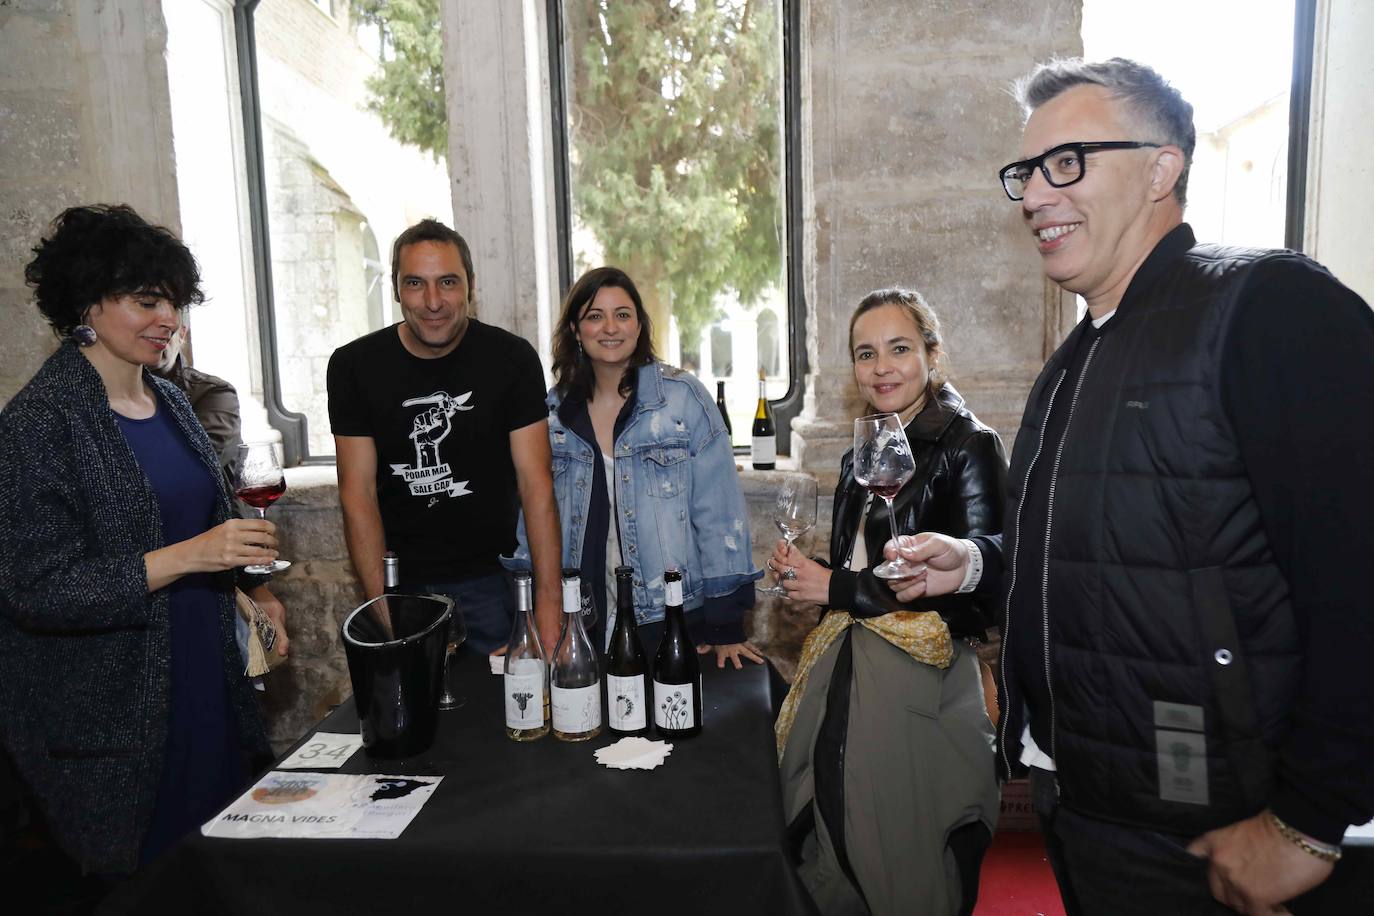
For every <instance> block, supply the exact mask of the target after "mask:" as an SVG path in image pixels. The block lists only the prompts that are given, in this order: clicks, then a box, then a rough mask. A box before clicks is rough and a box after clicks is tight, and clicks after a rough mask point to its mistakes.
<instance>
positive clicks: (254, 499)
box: [234, 442, 291, 575]
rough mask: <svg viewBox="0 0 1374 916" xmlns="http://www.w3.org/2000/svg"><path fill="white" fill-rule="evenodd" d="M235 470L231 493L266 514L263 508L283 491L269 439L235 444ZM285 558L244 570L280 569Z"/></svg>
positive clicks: (286, 562) (283, 481)
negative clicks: (236, 466) (237, 460)
mask: <svg viewBox="0 0 1374 916" xmlns="http://www.w3.org/2000/svg"><path fill="white" fill-rule="evenodd" d="M238 458H239V469H238V473H237V474H235V475H234V495H235V496H237V497H238V498H239V499H241V500H243V501H244V502H245V503H247V504H248V505H250V506H252V507H253V509H254V510H255V511H256V512H257V513H258V518H266V517H267V507H268V506H270V505H272V504H273V503H274V502H276V501H277V498H278V497H279V496H281V495H282V494H283V493H285V492H286V476H285V475H284V474H282V472H281V463H280V462H278V461H277V450H276V448H275V447H274V446H273V445H272V443H270V442H248V443H244V444H241V445H240V446H239V455H238ZM290 565H291V562H290V561H289V560H273V561H272V562H271V563H262V564H258V565H255V566H245V567H244V568H243V570H244V572H250V573H254V574H255V575H265V574H266V573H274V572H281V571H282V570H283V569H286V567H288V566H290Z"/></svg>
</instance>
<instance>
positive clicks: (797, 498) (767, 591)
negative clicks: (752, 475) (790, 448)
mask: <svg viewBox="0 0 1374 916" xmlns="http://www.w3.org/2000/svg"><path fill="white" fill-rule="evenodd" d="M773 523H774V524H775V525H777V526H778V530H779V531H781V532H782V536H783V538H784V539H785V540H786V541H787V550H788V552H789V553H791V551H792V542H793V541H795V540H796V539H797V538H799V537H801V536H802V535H803V534H806V532H808V531H810V530H811V529H812V528H814V527H815V526H816V479H815V478H814V477H809V476H807V475H806V474H788V475H787V477H786V478H784V479H783V482H782V488H781V489H780V490H778V501H777V504H776V505H775V506H774V508H773ZM779 574H780V575H784V576H785V575H786V574H785V573H782V571H781V570H779ZM758 591H759V593H760V594H763V595H774V596H776V597H778V598H786V597H787V589H785V588H783V587H782V583H781V582H777V583H774V584H773V585H770V586H767V587H766V588H765V587H763V586H759V588H758Z"/></svg>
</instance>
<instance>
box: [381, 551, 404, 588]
mask: <svg viewBox="0 0 1374 916" xmlns="http://www.w3.org/2000/svg"><path fill="white" fill-rule="evenodd" d="M400 593H401V560H400V558H399V557H397V556H396V552H395V551H394V550H388V551H387V552H386V553H384V554H382V594H384V595H399V594H400Z"/></svg>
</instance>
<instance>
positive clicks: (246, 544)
mask: <svg viewBox="0 0 1374 916" xmlns="http://www.w3.org/2000/svg"><path fill="white" fill-rule="evenodd" d="M276 558H277V526H276V525H274V524H272V523H271V522H269V521H267V520H266V519H258V518H231V519H229V521H227V522H224V523H223V524H219V525H216V526H215V527H213V528H211V529H210V530H209V531H206V532H203V533H201V534H198V535H196V536H195V537H193V538H187V539H186V540H184V541H178V542H177V543H175V544H171V545H169V546H167V547H162V548H159V549H157V550H152V551H149V552H148V553H146V554H144V555H143V561H144V564H145V565H146V567H147V570H148V591H150V592H155V591H157V590H158V589H160V588H165V587H167V586H168V585H171V584H172V583H173V582H175V581H176V580H177V579H180V578H181V577H182V576H185V575H188V574H190V573H200V572H223V571H224V570H226V569H234V568H236V567H239V566H251V565H253V564H255V563H271V562H272V561H273V560H275V559H276Z"/></svg>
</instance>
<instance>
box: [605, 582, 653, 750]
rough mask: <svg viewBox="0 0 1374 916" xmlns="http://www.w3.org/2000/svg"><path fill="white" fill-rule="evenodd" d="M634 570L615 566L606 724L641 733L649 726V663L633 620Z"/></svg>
mask: <svg viewBox="0 0 1374 916" xmlns="http://www.w3.org/2000/svg"><path fill="white" fill-rule="evenodd" d="M634 572H635V571H634V570H633V569H632V568H631V567H629V566H617V567H616V568H615V630H614V631H613V632H612V633H611V651H610V655H609V656H608V658H607V661H606V706H607V718H608V721H607V723H606V724H607V726H608V727H609V728H610V730H611V731H613V732H615V733H616V734H617V735H642V734H644V733H645V732H646V731H648V730H649V720H648V717H647V715H646V712H645V710H646V708H647V706H648V704H647V703H646V702H645V701H646V699H647V698H648V691H646V690H645V689H644V675H646V674H648V669H649V665H648V663H647V662H646V661H645V658H644V647H643V646H642V645H640V642H639V627H638V626H637V625H636V623H635V599H634Z"/></svg>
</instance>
